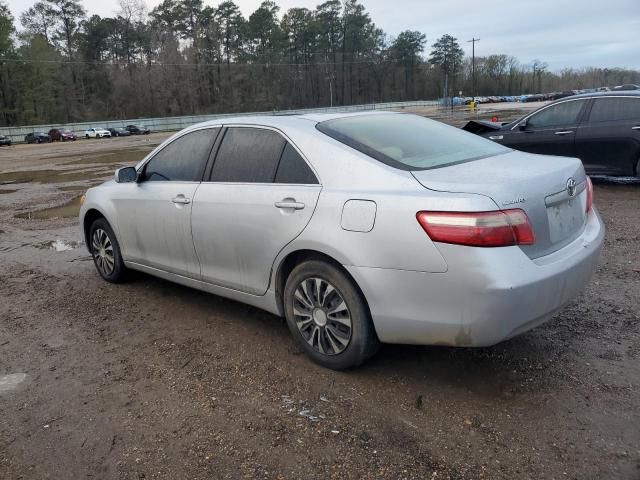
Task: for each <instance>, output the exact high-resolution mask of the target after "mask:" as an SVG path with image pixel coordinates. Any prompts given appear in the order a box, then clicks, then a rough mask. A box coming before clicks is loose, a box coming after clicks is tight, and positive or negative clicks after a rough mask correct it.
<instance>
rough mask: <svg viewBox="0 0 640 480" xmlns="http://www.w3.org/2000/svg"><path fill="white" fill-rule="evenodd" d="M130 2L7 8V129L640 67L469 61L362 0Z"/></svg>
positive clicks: (493, 90)
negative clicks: (108, 6) (246, 9)
mask: <svg viewBox="0 0 640 480" xmlns="http://www.w3.org/2000/svg"><path fill="white" fill-rule="evenodd" d="M142 1H143V0H120V3H119V8H118V11H117V13H116V15H115V16H113V17H100V16H98V15H92V16H88V15H87V13H86V10H85V9H84V7H83V6H82V4H81V2H80V0H39V1H37V2H36V3H34V4H33V5H32V6H31V7H30V8H29V9H28V10H27V11H25V12H23V13H22V14H21V15H20V18H19V23H20V28H17V24H16V19H14V18H13V17H12V15H11V13H10V11H9V9H8V8H7V6H6V5H5V4H4V3H2V2H1V0H0V125H4V126H7V125H25V124H38V123H56V122H59V123H68V122H73V121H91V120H107V119H119V118H122V119H124V118H136V117H159V116H173V115H189V114H200V113H217V112H225V113H227V112H240V111H268V110H283V109H289V108H305V107H320V106H329V105H350V104H358V103H370V102H385V101H403V100H414V99H433V98H439V97H442V96H444V95H446V94H449V95H457V94H458V93H459V91H462V92H463V94H464V95H472V94H473V90H474V85H475V93H476V94H478V95H511V94H521V93H537V92H542V91H556V90H566V89H574V88H588V87H596V86H600V85H610V84H618V83H640V73H639V72H636V71H629V70H623V69H611V70H607V69H599V68H590V69H582V70H572V69H567V70H564V71H561V72H551V71H549V70H548V68H547V66H546V64H545V63H544V62H540V61H535V62H534V63H533V64H531V65H525V64H521V63H520V62H519V61H518V60H517V59H516V58H514V57H511V56H508V55H490V56H487V57H477V58H476V59H475V75H472V68H471V60H470V59H469V58H465V56H464V53H463V51H462V49H461V47H460V44H459V42H458V40H457V39H456V38H454V37H453V36H451V35H444V36H443V37H441V38H439V39H435V40H434V41H433V42H432V43H431V48H429V49H427V45H428V43H427V36H426V34H424V33H422V32H419V31H411V30H407V31H403V32H401V33H399V34H398V35H396V36H394V37H390V36H389V35H387V34H386V33H385V32H384V31H383V30H382V29H380V28H378V27H377V26H376V25H375V23H374V22H373V20H372V19H371V17H370V15H369V13H368V12H367V11H366V9H365V7H364V6H363V5H362V4H361V3H359V2H358V0H344V1H343V2H341V1H340V0H328V1H325V2H324V3H321V4H320V5H318V6H317V7H316V8H315V9H314V10H310V9H307V8H291V9H289V10H287V11H286V12H281V11H280V9H279V7H278V5H277V4H276V3H275V2H274V1H272V0H265V1H263V2H262V4H261V5H260V6H259V7H258V8H257V9H256V10H255V11H254V12H253V13H251V15H249V17H248V18H245V17H244V16H243V15H242V13H241V11H240V9H239V7H238V5H236V4H235V3H234V2H233V1H231V0H225V1H223V2H221V3H219V4H218V5H217V6H211V5H204V3H203V2H202V0H164V1H163V2H162V3H161V4H160V5H158V6H157V7H155V8H154V9H153V10H151V11H150V12H147V10H146V7H145V5H144V3H142Z"/></svg>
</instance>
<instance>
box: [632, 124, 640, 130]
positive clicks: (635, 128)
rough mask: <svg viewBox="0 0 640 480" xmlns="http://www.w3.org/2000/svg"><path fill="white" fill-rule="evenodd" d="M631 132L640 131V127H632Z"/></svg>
mask: <svg viewBox="0 0 640 480" xmlns="http://www.w3.org/2000/svg"><path fill="white" fill-rule="evenodd" d="M631 130H640V125H636V126H635V127H631Z"/></svg>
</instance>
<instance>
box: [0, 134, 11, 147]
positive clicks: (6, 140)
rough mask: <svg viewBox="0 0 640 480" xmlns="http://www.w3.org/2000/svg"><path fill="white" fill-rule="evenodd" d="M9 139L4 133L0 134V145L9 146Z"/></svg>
mask: <svg viewBox="0 0 640 480" xmlns="http://www.w3.org/2000/svg"><path fill="white" fill-rule="evenodd" d="M10 146H11V139H10V138H9V137H5V136H4V135H0V147H10Z"/></svg>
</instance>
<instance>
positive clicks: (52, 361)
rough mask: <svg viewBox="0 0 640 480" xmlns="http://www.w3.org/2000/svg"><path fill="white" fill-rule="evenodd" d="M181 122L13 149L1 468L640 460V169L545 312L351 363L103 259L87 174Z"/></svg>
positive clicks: (425, 469)
mask: <svg viewBox="0 0 640 480" xmlns="http://www.w3.org/2000/svg"><path fill="white" fill-rule="evenodd" d="M164 137H165V135H161V134H156V135H151V136H149V137H130V138H126V139H124V138H123V139H111V140H108V139H105V140H93V141H88V140H82V141H78V142H75V143H64V144H52V145H28V146H27V145H20V146H15V147H11V148H6V149H5V148H2V149H0V478H1V479H44V478H50V479H79V478H100V479H103V478H104V479H144V478H147V479H150V478H162V479H182V478H189V479H217V478H220V479H227V478H228V479H236V478H258V479H262V478H264V479H298V478H300V479H302V478H304V479H326V478H336V479H373V478H384V479H430V480H434V479H447V478H448V479H481V478H486V479H543V478H544V479H565V478H567V479H580V480H583V479H594V480H595V479H640V391H639V389H640V250H639V248H638V246H639V245H640V185H613V184H599V185H596V190H595V199H596V204H597V206H598V207H599V209H600V211H601V212H602V215H603V218H604V221H605V222H606V225H607V229H608V231H607V236H606V245H605V248H604V250H603V254H602V257H601V261H600V265H599V267H598V270H597V273H596V275H595V278H594V279H593V282H592V283H591V285H590V286H589V287H588V289H587V291H586V292H585V293H584V294H583V295H582V296H580V298H578V299H577V300H576V301H574V302H573V303H572V304H571V305H569V306H568V307H567V308H566V309H565V310H564V311H563V312H561V313H560V314H558V315H557V316H556V317H555V318H554V319H553V320H552V321H550V322H549V323H547V324H546V325H544V326H542V327H540V328H537V329H535V330H533V331H531V332H529V333H527V334H524V335H522V336H520V337H518V338H515V339H513V340H510V341H508V342H504V343H502V344H499V345H497V346H495V347H492V348H482V349H455V348H443V347H408V346H385V347H384V348H383V349H382V350H381V351H380V353H379V354H378V355H377V356H376V357H375V358H374V359H373V360H372V361H370V362H369V363H367V364H366V365H364V366H363V367H361V368H359V369H356V370H353V371H348V372H341V373H338V372H333V371H329V370H325V369H323V368H321V367H319V366H317V365H315V364H313V363H312V362H311V361H309V360H308V359H307V358H306V357H305V356H304V355H303V354H302V352H301V351H300V350H299V349H298V348H297V347H296V346H295V345H294V343H293V341H292V339H291V338H290V335H289V332H288V331H287V328H286V326H285V325H284V323H283V322H282V321H281V320H280V319H278V318H276V317H274V316H272V315H270V314H267V313H265V312H262V311H259V310H256V309H254V308H251V307H248V306H245V305H242V304H239V303H236V302H233V301H229V300H225V299H222V298H219V297H215V296H212V295H208V294H205V293H201V292H197V291H194V290H190V289H188V288H184V287H181V286H177V285H174V284H171V283H168V282H165V281H162V280H158V279H155V278H153V277H150V276H146V275H142V274H140V275H136V276H135V277H134V279H133V280H132V281H131V282H129V283H127V284H123V285H112V284H108V283H106V282H104V281H102V280H101V279H100V277H99V276H98V274H97V273H96V272H95V270H94V266H93V263H92V261H91V259H90V257H89V255H88V253H87V251H86V250H85V247H84V245H83V244H82V235H81V233H80V229H79V227H78V220H77V218H76V217H75V215H76V214H77V209H78V200H77V198H78V195H80V194H81V193H82V192H83V190H84V189H86V188H87V186H88V185H91V184H94V183H96V182H99V181H101V180H102V179H103V178H107V177H109V176H110V175H112V172H113V170H114V168H115V167H116V166H117V165H120V164H131V163H133V162H135V161H136V160H137V159H139V158H142V156H144V154H145V152H147V151H149V149H150V148H151V147H152V146H153V145H155V144H157V143H158V142H160V141H161V140H162V139H163V138H164ZM74 202H75V203H74Z"/></svg>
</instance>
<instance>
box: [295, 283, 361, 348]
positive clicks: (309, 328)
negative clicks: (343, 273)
mask: <svg viewBox="0 0 640 480" xmlns="http://www.w3.org/2000/svg"><path fill="white" fill-rule="evenodd" d="M293 314H294V319H295V322H296V325H297V327H298V330H299V332H300V334H301V335H302V337H303V338H304V339H305V341H306V342H307V343H308V344H309V345H310V346H311V347H312V348H313V349H314V350H316V351H317V352H320V353H322V354H324V355H337V354H339V353H342V352H343V351H344V350H345V349H346V348H347V346H348V345H349V341H350V340H351V332H352V326H351V312H350V311H349V308H348V306H347V304H346V302H345V301H344V299H343V298H342V295H341V294H340V292H339V291H338V290H337V289H336V288H335V287H334V286H333V285H331V283H329V282H328V281H326V280H325V279H323V278H318V277H311V278H306V279H305V280H303V281H302V282H300V284H299V285H298V286H297V288H296V290H295V293H294V298H293Z"/></svg>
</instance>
